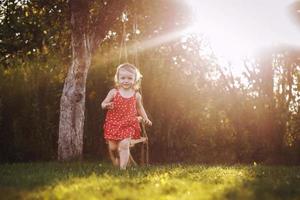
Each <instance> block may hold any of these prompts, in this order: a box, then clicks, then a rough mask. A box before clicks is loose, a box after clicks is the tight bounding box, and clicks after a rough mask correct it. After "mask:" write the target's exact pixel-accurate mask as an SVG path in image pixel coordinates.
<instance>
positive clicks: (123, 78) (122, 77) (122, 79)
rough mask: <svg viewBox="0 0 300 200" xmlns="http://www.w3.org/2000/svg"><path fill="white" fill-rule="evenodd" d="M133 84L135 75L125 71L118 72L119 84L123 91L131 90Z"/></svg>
mask: <svg viewBox="0 0 300 200" xmlns="http://www.w3.org/2000/svg"><path fill="white" fill-rule="evenodd" d="M134 82H135V74H134V73H132V72H129V71H127V70H126V69H120V70H119V84H120V85H121V87H123V88H124V89H129V88H132V87H133V85H134Z"/></svg>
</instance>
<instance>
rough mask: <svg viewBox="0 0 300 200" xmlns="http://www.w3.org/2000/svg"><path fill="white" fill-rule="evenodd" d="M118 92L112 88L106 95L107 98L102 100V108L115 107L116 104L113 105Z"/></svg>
mask: <svg viewBox="0 0 300 200" xmlns="http://www.w3.org/2000/svg"><path fill="white" fill-rule="evenodd" d="M115 94H116V89H111V90H110V91H109V92H108V94H107V96H106V97H105V99H104V100H103V101H102V103H101V108H102V109H113V108H114V105H113V102H112V100H113V98H114V96H115Z"/></svg>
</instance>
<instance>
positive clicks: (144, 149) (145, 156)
mask: <svg viewBox="0 0 300 200" xmlns="http://www.w3.org/2000/svg"><path fill="white" fill-rule="evenodd" d="M121 21H122V25H123V26H122V39H121V44H120V53H119V65H120V64H121V61H122V57H124V60H125V62H128V50H127V45H126V41H127V32H126V22H127V21H128V12H127V10H125V11H124V12H123V13H122V18H121ZM132 32H133V37H132V40H133V44H134V45H133V49H134V53H133V64H134V65H135V66H136V67H137V68H138V69H139V68H140V67H139V58H138V39H137V33H138V32H139V29H138V24H137V15H136V9H135V10H134V16H133V28H132ZM139 92H140V93H141V95H142V87H140V89H139ZM142 100H143V99H142ZM142 103H143V102H142ZM141 129H142V137H144V138H146V142H145V141H143V140H142V139H141V140H134V142H132V143H131V144H130V147H131V148H132V147H134V146H135V144H138V143H142V144H141V152H140V154H141V157H140V165H141V166H144V165H149V144H148V141H149V140H148V135H147V132H146V128H145V124H144V123H141ZM129 160H130V163H132V164H133V165H135V166H137V165H138V164H137V162H136V161H135V160H134V159H133V157H132V155H131V153H130V157H129Z"/></svg>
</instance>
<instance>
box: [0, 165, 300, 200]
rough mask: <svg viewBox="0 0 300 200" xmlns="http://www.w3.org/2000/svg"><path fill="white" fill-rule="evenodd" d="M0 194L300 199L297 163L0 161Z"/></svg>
mask: <svg viewBox="0 0 300 200" xmlns="http://www.w3.org/2000/svg"><path fill="white" fill-rule="evenodd" d="M0 198H1V199H106V200H109V199H119V200H121V199H124V200H125V199H127V200H130V199H132V200H133V199H143V200H144V199H145V200H147V199H155V200H157V199H180V200H183V199H212V200H215V199H243V200H244V199H268V200H269V199H293V200H296V199H300V166H294V167H287V166H272V167H271V166H260V165H256V166H254V165H253V166H249V165H233V166H221V165H220V166H210V165H178V164H177V165H161V166H150V167H140V168H131V169H128V170H127V171H120V170H118V169H115V168H113V167H112V166H111V165H110V164H106V163H95V162H82V163H78V162H77V163H57V162H49V163H18V164H2V165H0Z"/></svg>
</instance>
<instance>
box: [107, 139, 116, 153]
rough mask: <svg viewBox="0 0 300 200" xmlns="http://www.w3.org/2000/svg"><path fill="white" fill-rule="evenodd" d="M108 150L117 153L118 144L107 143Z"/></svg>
mask: <svg viewBox="0 0 300 200" xmlns="http://www.w3.org/2000/svg"><path fill="white" fill-rule="evenodd" d="M108 148H109V150H110V151H117V150H118V144H117V143H115V142H112V141H109V142H108Z"/></svg>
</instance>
